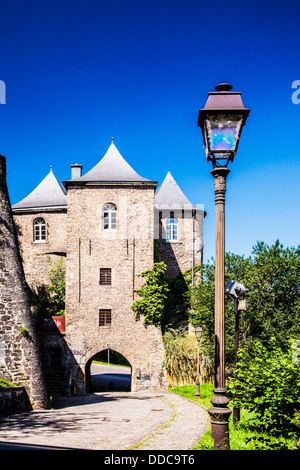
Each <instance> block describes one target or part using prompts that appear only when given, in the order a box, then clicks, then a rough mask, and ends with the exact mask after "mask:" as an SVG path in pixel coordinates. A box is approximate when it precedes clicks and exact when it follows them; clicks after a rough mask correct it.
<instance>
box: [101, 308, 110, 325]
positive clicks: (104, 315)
mask: <svg viewBox="0 0 300 470" xmlns="http://www.w3.org/2000/svg"><path fill="white" fill-rule="evenodd" d="M107 325H111V310H110V309H102V308H100V310H99V326H107Z"/></svg>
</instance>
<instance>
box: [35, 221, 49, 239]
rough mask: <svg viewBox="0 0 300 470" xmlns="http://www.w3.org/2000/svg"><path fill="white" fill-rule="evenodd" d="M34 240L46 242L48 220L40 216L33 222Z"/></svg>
mask: <svg viewBox="0 0 300 470" xmlns="http://www.w3.org/2000/svg"><path fill="white" fill-rule="evenodd" d="M33 241H35V242H45V241H46V222H45V219H43V218H42V217H39V218H38V219H35V221H34V222H33Z"/></svg>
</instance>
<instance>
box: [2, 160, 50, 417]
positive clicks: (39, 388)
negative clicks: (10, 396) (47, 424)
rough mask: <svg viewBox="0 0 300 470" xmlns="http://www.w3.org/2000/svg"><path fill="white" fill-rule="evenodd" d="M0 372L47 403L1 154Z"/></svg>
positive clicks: (32, 397)
mask: <svg viewBox="0 0 300 470" xmlns="http://www.w3.org/2000/svg"><path fill="white" fill-rule="evenodd" d="M0 213H1V218H0V376H1V377H2V378H5V379H8V380H10V381H11V382H21V383H22V384H23V385H24V386H25V388H26V390H27V392H28V395H29V398H30V401H31V403H32V406H33V407H34V408H43V407H45V406H46V404H47V397H46V392H45V384H44V380H43V373H42V367H41V361H40V355H39V349H38V343H37V337H36V331H35V328H34V325H33V321H32V317H31V313H30V304H29V298H28V293H27V290H26V284H25V276H24V271H23V267H22V262H21V258H20V253H19V249H18V243H17V237H16V231H15V226H14V222H13V217H12V212H11V206H10V200H9V196H8V191H7V186H6V159H5V157H3V156H2V155H1V156H0Z"/></svg>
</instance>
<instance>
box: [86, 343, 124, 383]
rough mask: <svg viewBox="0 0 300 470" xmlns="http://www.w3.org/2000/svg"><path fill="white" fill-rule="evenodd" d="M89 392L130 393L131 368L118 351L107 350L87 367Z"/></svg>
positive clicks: (94, 357)
mask: <svg viewBox="0 0 300 470" xmlns="http://www.w3.org/2000/svg"><path fill="white" fill-rule="evenodd" d="M86 390H87V392H107V391H111V392H113V391H115V392H130V391H131V366H130V364H129V362H128V361H127V359H126V358H125V357H124V356H122V355H121V354H119V353H118V352H117V351H113V350H111V349H106V350H104V351H101V352H100V353H98V354H96V355H95V356H93V357H92V358H91V359H90V360H89V361H88V363H87V365H86Z"/></svg>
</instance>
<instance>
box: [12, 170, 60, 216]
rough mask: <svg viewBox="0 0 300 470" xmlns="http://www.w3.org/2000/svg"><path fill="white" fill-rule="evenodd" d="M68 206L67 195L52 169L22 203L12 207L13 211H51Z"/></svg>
mask: <svg viewBox="0 0 300 470" xmlns="http://www.w3.org/2000/svg"><path fill="white" fill-rule="evenodd" d="M66 206H67V195H66V192H65V191H64V189H63V188H62V187H61V185H60V184H59V182H58V181H57V179H56V178H55V176H54V174H53V171H52V168H51V170H50V172H49V173H48V175H47V176H46V177H45V178H44V179H43V181H42V182H41V183H40V184H39V185H38V186H37V187H36V188H35V189H34V190H33V191H32V192H31V193H30V194H29V195H28V196H27V197H25V198H24V199H22V201H20V202H18V203H17V204H14V205H13V206H12V209H13V210H26V209H42V208H45V209H49V208H61V207H66Z"/></svg>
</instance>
